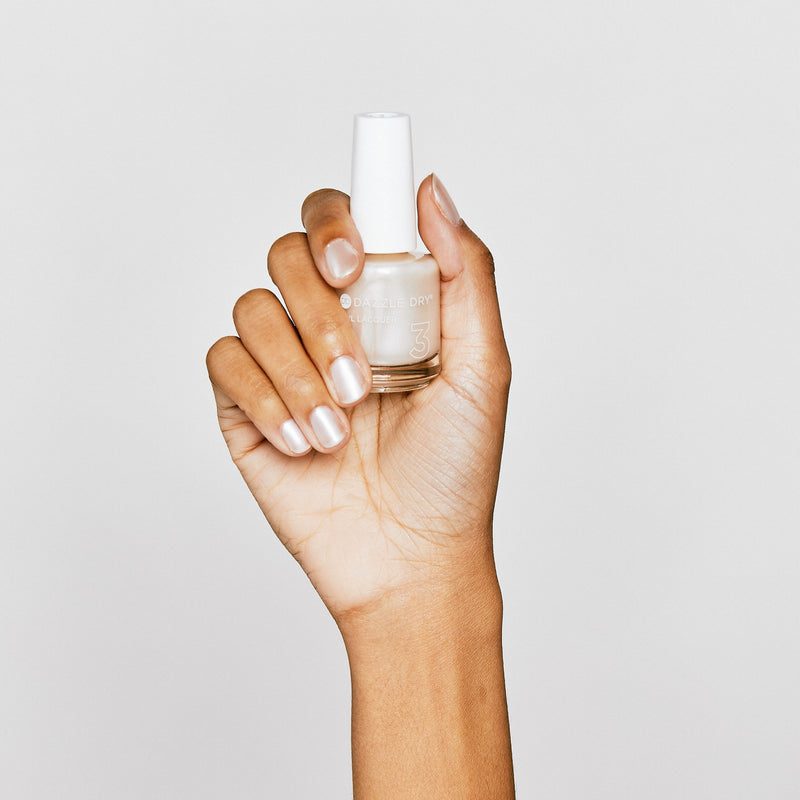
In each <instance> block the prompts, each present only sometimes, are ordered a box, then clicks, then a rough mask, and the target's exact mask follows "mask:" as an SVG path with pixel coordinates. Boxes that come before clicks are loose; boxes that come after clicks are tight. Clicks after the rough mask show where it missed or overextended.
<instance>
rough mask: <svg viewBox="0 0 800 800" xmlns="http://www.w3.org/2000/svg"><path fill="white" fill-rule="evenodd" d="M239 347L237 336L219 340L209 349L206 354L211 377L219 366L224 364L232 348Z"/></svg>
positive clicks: (224, 337)
mask: <svg viewBox="0 0 800 800" xmlns="http://www.w3.org/2000/svg"><path fill="white" fill-rule="evenodd" d="M238 346H239V340H238V339H237V338H236V337H235V336H223V337H222V338H221V339H217V341H216V342H214V344H212V345H211V347H209V348H208V352H207V353H206V369H207V370H208V374H209V375H211V374H212V373H214V372H215V371H216V369H217V368H218V366H220V365H221V364H223V363H224V362H225V361H226V359H227V358H228V356H229V354H230V353H231V352H232V348H235V347H238Z"/></svg>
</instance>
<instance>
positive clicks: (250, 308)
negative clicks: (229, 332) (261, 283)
mask: <svg viewBox="0 0 800 800" xmlns="http://www.w3.org/2000/svg"><path fill="white" fill-rule="evenodd" d="M277 302H278V298H277V297H275V295H274V294H273V293H272V292H271V291H269V289H250V290H249V291H247V292H245V293H244V294H243V295H242V296H241V297H240V298H239V299H238V300H237V301H236V303H235V304H234V306H233V322H234V325H236V326H237V328H238V326H239V324H240V323H241V322H242V321H244V320H247V319H251V318H253V317H257V316H262V315H265V314H269V313H270V312H271V311H272V310H273V309H274V307H275V303H277Z"/></svg>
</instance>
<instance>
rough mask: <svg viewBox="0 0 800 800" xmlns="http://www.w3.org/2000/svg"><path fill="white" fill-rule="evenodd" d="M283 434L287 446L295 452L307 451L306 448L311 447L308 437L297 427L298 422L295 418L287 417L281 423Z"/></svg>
mask: <svg viewBox="0 0 800 800" xmlns="http://www.w3.org/2000/svg"><path fill="white" fill-rule="evenodd" d="M281 436H283V441H284V442H286V446H287V447H288V448H289V449H290V450H291V451H292V452H293V453H298V454H300V453H305V452H306V450H308V449H309V448H310V447H311V445H310V444H309V443H308V441H307V440H306V437H305V436H303V432H302V431H301V430H300V428H298V427H297V423H296V422H295V421H294V420H293V419H287V420H286V422H284V423H283V425H281Z"/></svg>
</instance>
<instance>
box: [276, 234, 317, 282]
mask: <svg viewBox="0 0 800 800" xmlns="http://www.w3.org/2000/svg"><path fill="white" fill-rule="evenodd" d="M307 250H308V237H307V236H306V235H305V234H304V233H300V232H299V231H294V232H293V233H287V234H284V235H283V236H281V237H280V238H279V239H276V240H275V241H274V242H273V243H272V247H270V248H269V252H268V253H267V272H269V276H270V278H272V280H273V281H274V280H275V273H276V271H279V270H280V267H281V265H282V264H284V263H285V262H286V261H287V260H288V259H294V258H296V257H297V256H298V255H299V254H301V253H303V252H305V251H307Z"/></svg>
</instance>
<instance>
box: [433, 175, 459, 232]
mask: <svg viewBox="0 0 800 800" xmlns="http://www.w3.org/2000/svg"><path fill="white" fill-rule="evenodd" d="M431 185H432V186H433V199H434V200H435V201H436V205H437V206H438V207H439V211H441V212H442V215H443V216H444V218H445V219H446V220H447V221H448V222H449V223H450V224H451V225H458V223H459V222H461V216H460V215H459V213H458V209H457V208H456V204H455V203H454V202H453V198H452V197H450V195H449V194H448V192H447V189H445V188H444V184H443V183H442V182H441V181H440V180H439V179H438V178H437V177H436V176H435V175H433V176H432V177H431Z"/></svg>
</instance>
